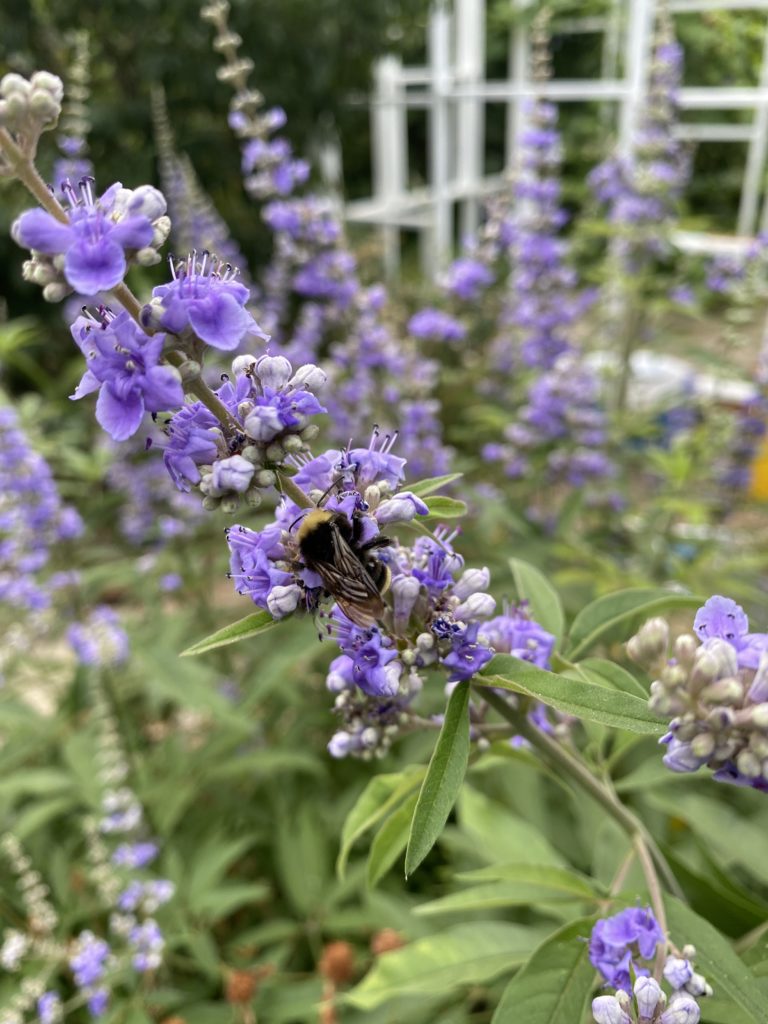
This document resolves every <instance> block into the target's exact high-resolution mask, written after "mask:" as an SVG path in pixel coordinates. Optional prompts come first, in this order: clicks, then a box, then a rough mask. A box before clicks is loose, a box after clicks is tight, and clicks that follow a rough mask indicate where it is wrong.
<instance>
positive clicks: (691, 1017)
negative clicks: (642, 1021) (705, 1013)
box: [659, 994, 701, 1024]
mask: <svg viewBox="0 0 768 1024" xmlns="http://www.w3.org/2000/svg"><path fill="white" fill-rule="evenodd" d="M700 1020H701V1010H700V1008H699V1004H698V1003H697V1002H696V1000H695V999H693V998H692V997H691V996H689V995H677V994H675V995H674V996H673V997H672V999H671V1000H670V1003H669V1006H668V1007H667V1008H666V1010H665V1011H664V1013H662V1015H661V1017H660V1018H659V1024H699V1021H700Z"/></svg>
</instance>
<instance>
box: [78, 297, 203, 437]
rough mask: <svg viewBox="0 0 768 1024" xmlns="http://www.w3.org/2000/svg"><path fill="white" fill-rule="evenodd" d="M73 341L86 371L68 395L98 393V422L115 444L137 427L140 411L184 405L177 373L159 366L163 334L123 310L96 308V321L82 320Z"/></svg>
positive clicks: (84, 318) (79, 395)
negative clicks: (144, 326)
mask: <svg viewBox="0 0 768 1024" xmlns="http://www.w3.org/2000/svg"><path fill="white" fill-rule="evenodd" d="M72 337H73V338H74V339H75V342H76V343H77V345H78V347H79V349H80V351H81V352H82V353H83V355H84V356H85V360H86V365H87V369H86V371H85V374H84V375H83V377H82V379H81V381H80V383H79V384H78V385H77V388H76V389H75V392H74V394H73V395H71V396H70V397H71V398H73V399H79V398H83V397H84V396H85V395H88V394H91V393H92V392H93V391H98V392H99V397H98V400H97V402H96V419H97V420H98V422H99V423H100V424H101V426H102V427H103V428H104V430H106V431H107V433H108V434H109V435H110V437H112V438H113V439H114V440H115V441H125V440H126V439H127V438H129V437H131V436H132V435H133V434H135V433H136V431H137V430H138V429H139V425H140V424H141V421H142V419H143V418H144V413H145V411H146V412H161V411H163V410H165V409H176V408H178V407H179V406H180V405H182V404H183V402H184V391H183V389H182V386H181V378H180V377H179V373H178V371H177V370H176V369H175V368H174V367H172V366H164V365H160V359H161V356H162V351H163V344H164V342H165V336H164V335H162V334H154V335H152V336H150V335H147V334H145V333H144V332H143V331H142V330H141V328H140V327H139V326H138V325H137V324H136V322H135V321H134V320H133V319H132V318H131V317H130V316H129V315H128V313H127V312H125V311H123V312H121V313H118V314H117V315H115V314H114V313H112V312H111V311H110V310H108V309H104V308H102V309H101V310H99V319H98V320H96V319H94V318H93V317H91V316H80V317H78V318H77V320H76V321H75V322H74V324H73V325H72Z"/></svg>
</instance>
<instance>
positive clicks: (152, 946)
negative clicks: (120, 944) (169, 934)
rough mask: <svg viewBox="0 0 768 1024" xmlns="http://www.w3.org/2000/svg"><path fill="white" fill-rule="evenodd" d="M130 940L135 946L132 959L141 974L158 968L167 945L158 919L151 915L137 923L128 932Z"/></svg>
mask: <svg viewBox="0 0 768 1024" xmlns="http://www.w3.org/2000/svg"><path fill="white" fill-rule="evenodd" d="M128 941H129V942H130V944H131V945H132V946H133V948H134V954H133V958H132V961H131V962H132V963H133V966H134V968H135V969H136V970H137V971H138V972H139V973H140V974H144V973H145V972H146V971H155V970H157V968H158V967H159V966H160V964H161V963H162V961H163V948H164V947H165V939H164V938H163V933H162V932H161V931H160V926H159V925H158V923H157V921H155V920H154V919H153V918H151V917H149V918H147V919H146V920H145V921H142V923H141V924H137V925H135V926H134V927H133V928H132V929H131V931H130V932H129V934H128Z"/></svg>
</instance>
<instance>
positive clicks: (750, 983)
mask: <svg viewBox="0 0 768 1024" xmlns="http://www.w3.org/2000/svg"><path fill="white" fill-rule="evenodd" d="M664 903H665V904H666V908H667V918H668V922H669V929H670V934H671V936H672V939H673V941H674V942H675V943H676V944H677V945H678V946H679V947H681V948H682V946H683V945H685V943H687V942H690V943H692V944H693V945H694V946H695V947H696V970H697V971H698V972H699V973H700V974H703V975H704V977H705V978H706V979H707V981H708V982H709V983H710V985H711V986H712V988H713V989H714V990H715V994H716V995H717V996H718V998H722V997H723V996H727V997H728V998H729V999H730V1000H731V1001H732V1002H734V1003H735V1004H736V1006H738V1007H739V1009H740V1010H742V1011H743V1012H744V1013H745V1014H746V1016H747V1019H748V1020H750V1021H754V1024H765V1008H766V1002H765V996H764V994H763V992H762V991H761V988H760V986H759V984H758V981H757V979H756V978H755V977H754V975H753V974H752V972H751V971H750V970H749V968H748V967H747V966H746V965H745V964H744V963H743V962H742V961H741V960H740V959H739V958H738V956H737V955H736V954H735V953H734V951H733V949H732V948H731V945H730V943H729V942H728V941H727V940H726V939H724V938H723V936H722V935H721V934H720V932H718V931H717V929H716V928H713V927H712V925H711V924H710V923H709V921H707V920H705V919H704V918H703V917H699V915H698V914H696V913H694V911H692V910H691V909H690V908H689V907H686V906H685V904H683V903H681V902H680V901H679V900H677V899H675V897H674V896H665V897H664Z"/></svg>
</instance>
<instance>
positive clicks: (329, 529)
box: [296, 508, 391, 627]
mask: <svg viewBox="0 0 768 1024" xmlns="http://www.w3.org/2000/svg"><path fill="white" fill-rule="evenodd" d="M361 527H362V520H361V519H360V518H359V517H356V516H353V517H352V520H351V521H350V519H349V518H348V517H347V516H346V515H345V514H344V513H343V512H332V511H329V510H328V509H322V508H318V509H313V510H312V511H311V512H309V513H308V514H307V515H306V516H305V517H304V519H303V520H302V523H301V526H299V528H298V530H297V531H296V537H297V544H298V548H299V553H300V555H301V558H302V561H303V563H304V565H306V566H307V568H308V569H312V570H314V571H315V572H316V573H317V574H318V576H319V577H320V578H321V579H322V581H323V586H324V587H325V589H326V590H327V591H328V593H329V594H330V596H331V597H333V598H335V600H336V601H337V602H338V604H339V606H340V607H341V610H342V611H343V612H344V614H345V615H346V616H347V618H349V619H351V621H352V622H354V623H355V625H357V626H362V627H368V626H372V625H373V624H374V622H375V621H376V620H377V619H380V618H381V616H382V615H383V614H384V602H383V600H382V597H381V595H382V594H383V593H385V592H386V590H387V587H388V586H389V578H390V573H389V568H388V567H387V566H386V565H385V564H384V563H383V562H381V561H380V560H379V559H378V558H377V557H376V555H375V554H373V551H374V549H375V548H378V547H385V546H386V545H388V544H390V543H391V542H390V540H389V538H388V537H384V536H382V535H381V534H379V535H378V536H377V537H374V538H373V539H372V540H370V541H367V542H366V543H361V536H360V535H361Z"/></svg>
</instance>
